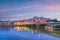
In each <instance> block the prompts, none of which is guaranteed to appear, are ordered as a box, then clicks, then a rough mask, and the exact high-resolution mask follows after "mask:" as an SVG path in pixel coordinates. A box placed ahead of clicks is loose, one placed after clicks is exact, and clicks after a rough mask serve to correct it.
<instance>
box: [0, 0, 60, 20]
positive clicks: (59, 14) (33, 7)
mask: <svg viewBox="0 0 60 40" xmlns="http://www.w3.org/2000/svg"><path fill="white" fill-rule="evenodd" d="M34 16H38V17H41V16H43V17H47V18H57V19H58V20H60V0H0V20H19V19H20V20H21V19H28V18H31V17H34Z"/></svg>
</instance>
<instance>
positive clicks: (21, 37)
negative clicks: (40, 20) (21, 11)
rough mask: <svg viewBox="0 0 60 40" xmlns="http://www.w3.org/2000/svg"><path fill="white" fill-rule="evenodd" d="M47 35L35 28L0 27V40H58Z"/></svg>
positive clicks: (58, 39)
mask: <svg viewBox="0 0 60 40" xmlns="http://www.w3.org/2000/svg"><path fill="white" fill-rule="evenodd" d="M48 34H49V33H48ZM48 34H45V33H44V30H43V29H42V27H40V28H39V27H36V26H14V27H0V40H60V38H57V37H54V36H51V35H48ZM53 34H54V33H53Z"/></svg>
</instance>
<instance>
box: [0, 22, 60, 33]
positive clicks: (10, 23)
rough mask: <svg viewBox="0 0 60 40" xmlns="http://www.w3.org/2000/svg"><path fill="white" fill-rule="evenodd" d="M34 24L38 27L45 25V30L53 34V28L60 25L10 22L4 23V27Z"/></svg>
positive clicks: (58, 23)
mask: <svg viewBox="0 0 60 40" xmlns="http://www.w3.org/2000/svg"><path fill="white" fill-rule="evenodd" d="M1 22H2V21H1ZM1 22H0V23H1ZM5 22H6V23H5ZM33 24H35V25H36V27H38V26H39V25H42V24H43V25H45V26H44V28H45V30H47V31H50V32H53V31H54V28H53V27H54V26H58V25H60V22H31V23H29V22H9V21H4V25H33ZM0 25H3V23H2V24H0ZM55 29H56V28H55ZM57 29H59V28H57Z"/></svg>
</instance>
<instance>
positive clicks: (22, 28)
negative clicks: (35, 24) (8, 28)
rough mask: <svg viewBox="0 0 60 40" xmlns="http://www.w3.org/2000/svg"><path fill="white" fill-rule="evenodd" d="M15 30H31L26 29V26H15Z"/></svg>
mask: <svg viewBox="0 0 60 40" xmlns="http://www.w3.org/2000/svg"><path fill="white" fill-rule="evenodd" d="M14 30H18V31H20V30H29V28H28V27H26V26H15V27H14Z"/></svg>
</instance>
